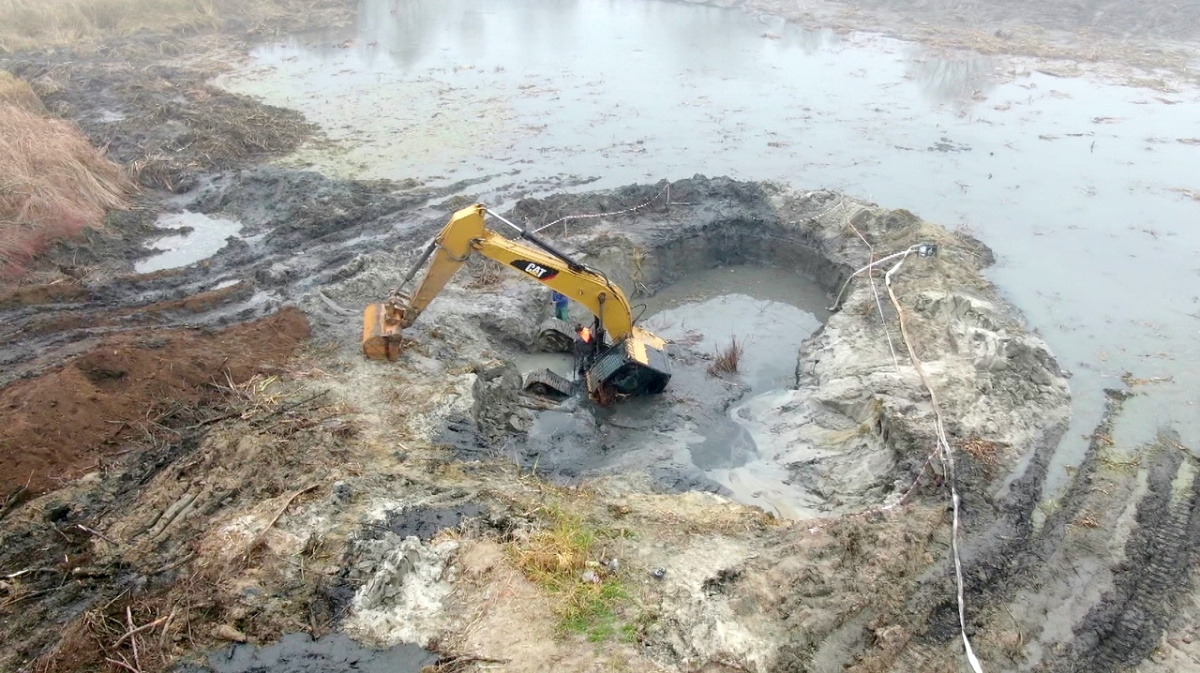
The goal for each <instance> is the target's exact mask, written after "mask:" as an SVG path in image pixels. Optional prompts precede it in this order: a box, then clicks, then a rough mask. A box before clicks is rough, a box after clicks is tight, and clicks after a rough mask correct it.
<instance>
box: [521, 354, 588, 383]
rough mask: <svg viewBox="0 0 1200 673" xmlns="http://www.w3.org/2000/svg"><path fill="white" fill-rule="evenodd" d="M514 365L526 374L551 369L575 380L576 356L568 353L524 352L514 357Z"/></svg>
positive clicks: (568, 378)
mask: <svg viewBox="0 0 1200 673" xmlns="http://www.w3.org/2000/svg"><path fill="white" fill-rule="evenodd" d="M513 365H514V366H515V367H516V368H517V371H518V372H519V373H520V374H521V376H524V375H526V374H528V373H529V372H532V371H541V370H543V369H549V370H550V371H552V372H554V373H555V374H558V375H559V376H561V377H563V378H565V379H567V380H569V381H570V380H574V379H575V373H574V371H572V370H573V368H574V366H575V358H574V357H572V356H571V355H570V354H567V353H522V354H520V355H517V356H516V357H514V358H513Z"/></svg>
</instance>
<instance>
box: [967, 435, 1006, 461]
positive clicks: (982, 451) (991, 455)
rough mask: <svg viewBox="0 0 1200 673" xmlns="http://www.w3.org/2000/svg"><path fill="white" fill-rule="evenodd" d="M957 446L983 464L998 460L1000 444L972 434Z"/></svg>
mask: <svg viewBox="0 0 1200 673" xmlns="http://www.w3.org/2000/svg"><path fill="white" fill-rule="evenodd" d="M959 448H960V449H962V450H963V451H965V452H966V453H967V454H969V455H970V456H971V457H972V458H974V459H975V460H978V461H979V462H981V463H983V464H984V465H996V464H998V463H999V462H1000V457H1001V456H1000V445H999V444H997V443H996V442H993V441H990V440H987V439H982V438H980V437H976V436H972V437H968V438H967V439H965V440H963V441H962V443H961V444H960V445H959Z"/></svg>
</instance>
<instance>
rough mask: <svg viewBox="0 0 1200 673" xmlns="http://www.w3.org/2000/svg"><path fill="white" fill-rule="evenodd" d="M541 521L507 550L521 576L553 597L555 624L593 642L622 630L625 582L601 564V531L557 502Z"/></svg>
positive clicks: (562, 629)
mask: <svg viewBox="0 0 1200 673" xmlns="http://www.w3.org/2000/svg"><path fill="white" fill-rule="evenodd" d="M544 518H545V520H546V524H547V525H546V527H545V528H544V529H543V530H540V531H537V532H536V533H534V534H533V535H531V536H530V537H529V538H528V539H527V540H525V541H522V542H514V543H513V544H512V545H511V546H510V549H509V551H510V553H511V554H512V557H513V559H514V561H515V562H516V564H517V567H518V568H520V569H521V571H522V573H524V575H525V577H527V578H528V579H529V580H530V581H532V582H533V583H534V584H537V585H538V586H540V587H542V588H543V589H545V590H546V591H548V592H549V593H550V594H552V595H553V596H555V597H556V599H557V600H558V606H557V611H558V616H559V629H560V630H561V631H562V632H563V633H564V634H566V633H574V634H580V635H583V636H586V637H587V639H588V640H591V641H592V642H602V641H605V640H609V639H610V638H612V637H613V636H614V635H617V634H618V633H619V632H621V630H620V629H621V624H620V616H619V614H618V613H619V608H620V606H621V604H622V603H623V602H624V601H625V600H626V599H627V598H628V597H629V596H628V592H627V590H626V587H625V584H624V583H623V582H622V581H621V579H620V578H619V577H617V575H616V573H613V572H610V571H609V569H608V567H607V566H605V565H604V564H602V563H601V562H600V561H602V560H603V554H602V553H601V548H600V547H601V545H600V540H601V534H600V533H599V532H597V531H596V530H593V529H592V528H590V527H589V526H588V525H587V524H586V523H585V522H584V521H583V519H582V518H581V517H579V516H577V515H574V514H571V513H568V512H566V511H565V510H563V509H562V508H561V507H558V506H552V507H549V508H547V509H546V510H545V515H544Z"/></svg>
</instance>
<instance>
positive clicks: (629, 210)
mask: <svg viewBox="0 0 1200 673" xmlns="http://www.w3.org/2000/svg"><path fill="white" fill-rule="evenodd" d="M663 194H666V195H667V203H668V204H670V203H671V183H670V182H668V183H667V184H666V185H665V186H664V187H663V188H662V189H660V190H658V193H657V194H655V195H654V196H652V197H650V199H649V200H647V201H646V202H644V203H639V204H638V205H636V206H634V207H632V208H626V209H624V210H614V211H611V212H607V213H587V214H584V215H564V216H563V217H560V218H558V219H557V220H555V221H553V222H551V223H550V224H543V225H542V226H540V227H538V228H537V229H534V230H533V233H535V234H537V233H540V232H541V231H542V230H543V229H549V228H550V227H553V226H554V225H556V224H558V223H560V222H567V221H570V220H587V219H594V218H597V217H612V216H614V215H625V214H626V213H632V212H635V211H638V210H641V209H642V208H645V207H646V206H648V205H650V204H651V203H654V202H655V201H656V200H657V199H658V197H660V196H662V195H663Z"/></svg>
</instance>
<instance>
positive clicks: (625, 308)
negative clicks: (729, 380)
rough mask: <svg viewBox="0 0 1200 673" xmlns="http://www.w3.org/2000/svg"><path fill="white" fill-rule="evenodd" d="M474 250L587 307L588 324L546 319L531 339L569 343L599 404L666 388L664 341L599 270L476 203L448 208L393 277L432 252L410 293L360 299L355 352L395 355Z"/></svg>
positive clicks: (554, 383)
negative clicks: (488, 219)
mask: <svg viewBox="0 0 1200 673" xmlns="http://www.w3.org/2000/svg"><path fill="white" fill-rule="evenodd" d="M485 213H489V214H491V215H492V216H494V217H495V218H497V219H498V220H500V221H501V222H503V223H505V224H507V225H509V226H510V227H512V228H513V229H515V230H516V232H517V237H518V239H523V240H514V239H510V238H506V237H504V236H501V235H500V234H498V233H497V232H495V231H493V230H491V229H488V228H487V227H486V226H485V221H484V214H485ZM524 241H529V243H525V242H524ZM531 244H532V245H531ZM475 252H478V253H480V254H483V255H484V256H486V257H489V258H491V259H494V260H496V261H498V262H500V263H501V264H502V265H505V266H508V267H510V268H513V269H515V270H517V271H520V272H522V273H524V274H525V275H527V276H529V277H531V278H533V279H534V280H537V281H539V282H541V283H542V284H543V285H547V286H549V287H550V288H552V289H554V290H555V291H557V292H559V293H561V294H564V295H566V296H567V297H568V298H569V299H571V300H573V301H575V302H577V303H579V304H582V305H583V306H584V307H586V308H587V309H588V310H589V311H591V313H592V314H593V315H594V316H595V321H594V322H593V325H592V327H590V328H588V327H583V328H580V329H578V330H577V332H576V334H575V335H571V334H570V333H569V332H568V331H567V325H566V323H562V322H561V321H557V320H552V322H555V323H556V324H555V325H552V326H550V327H549V328H547V327H546V326H543V330H542V332H543V333H542V334H539V337H538V343H539V344H557V345H558V346H559V348H557V349H558V350H566V349H570V348H571V344H574V349H575V355H576V374H577V375H578V377H579V378H580V379H581V380H582V381H583V382H584V383H585V384H586V387H587V390H588V394H589V395H590V396H591V397H592V398H593V399H595V400H597V401H598V402H599V403H601V404H605V405H607V404H610V403H612V402H614V401H617V400H619V399H622V398H624V397H631V396H638V395H657V394H659V393H661V392H662V391H663V390H665V389H666V387H667V383H668V382H669V381H670V379H671V363H670V359H669V358H668V357H667V352H666V342H665V341H664V340H663V339H661V338H659V337H657V336H655V335H654V334H651V333H650V332H647V331H646V330H644V329H642V328H641V327H637V326H635V325H634V324H633V313H632V310H631V308H630V305H629V301H628V299H626V297H625V293H624V292H623V291H622V290H621V288H620V287H618V286H617V285H615V284H613V283H612V282H610V281H609V280H608V278H607V276H605V275H604V274H603V273H601V272H599V271H596V270H594V269H590V268H588V267H585V266H584V265H582V264H579V263H578V262H576V261H574V260H573V259H571V257H569V256H567V255H566V254H563V253H561V252H559V251H558V250H556V249H555V248H554V247H553V246H551V245H550V244H549V243H547V242H546V241H544V240H542V239H540V238H538V237H537V236H536V235H535V234H533V233H531V232H529V231H527V230H526V229H525V228H524V227H519V226H517V225H515V224H513V223H512V222H509V221H508V220H506V219H504V218H503V217H501V216H500V215H497V214H496V213H492V212H491V211H488V210H487V209H486V208H485V207H484V206H482V205H478V204H477V205H474V206H471V207H468V208H464V209H462V210H459V211H458V212H456V213H455V214H454V216H453V217H452V218H451V219H450V223H449V224H447V225H446V227H445V228H443V229H442V231H441V233H440V234H438V236H437V238H435V239H434V240H433V241H432V242H431V243H430V244H429V246H428V247H426V249H425V250H424V251H423V252H422V254H421V256H420V258H419V259H418V260H417V262H416V263H415V264H414V265H413V267H412V269H411V270H410V271H409V273H408V275H407V276H406V277H405V278H404V280H403V282H402V283H401V288H403V287H404V286H405V285H407V283H408V282H409V281H410V280H412V278H413V277H414V276H415V275H416V274H417V272H418V271H419V270H420V269H421V268H423V267H425V265H426V262H428V261H429V260H430V258H432V259H433V261H432V262H431V263H429V266H428V270H427V271H426V273H425V277H424V280H422V282H421V285H420V286H419V287H418V288H417V290H416V292H415V293H414V294H412V295H408V294H403V293H402V292H401V291H400V290H399V289H398V290H393V292H392V294H391V296H389V297H388V300H387V301H385V302H380V303H375V304H370V305H368V306H367V308H366V310H365V311H364V313H363V339H362V346H363V354H364V355H365V356H366V357H368V358H371V359H377V360H389V361H395V360H396V359H397V358H399V357H400V352H401V346H402V334H403V331H404V328H405V327H408V326H410V325H412V324H413V322H414V321H416V319H417V317H418V316H420V314H421V312H422V311H423V310H424V309H425V307H426V306H428V305H429V302H431V301H432V300H433V298H434V297H435V296H437V294H438V293H439V292H440V291H441V290H442V288H443V287H445V285H446V283H447V282H449V281H450V278H452V277H453V276H454V274H455V273H456V272H457V271H458V270H459V269H460V268H461V267H462V266H463V264H464V263H466V261H467V258H468V257H469V256H470V255H471V254H472V253H475ZM558 323H561V324H558ZM535 378H536V381H535V383H536V384H537V385H538V386H542V387H543V388H546V389H549V390H555V391H557V392H560V393H568V392H569V390H570V389H571V388H573V382H570V381H566V380H565V379H563V378H562V377H559V376H557V375H555V374H553V373H551V372H548V371H547V372H546V373H544V374H541V375H539V376H537V377H535ZM527 387H529V386H528V384H527Z"/></svg>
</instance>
